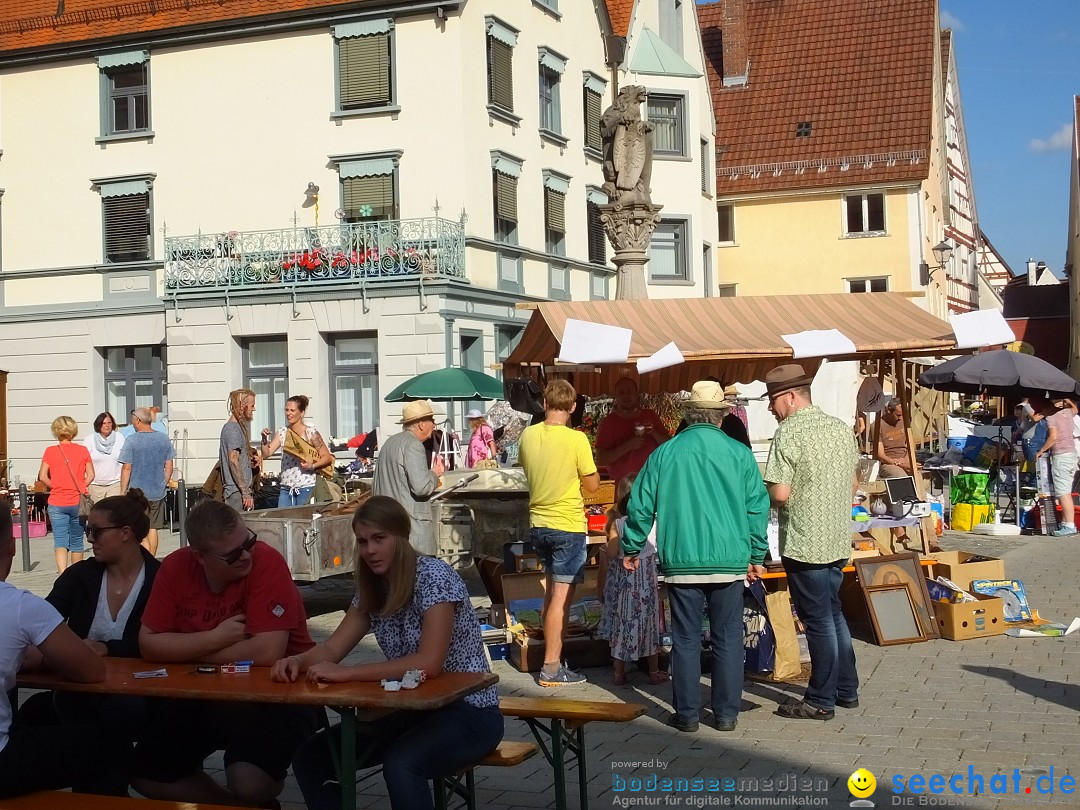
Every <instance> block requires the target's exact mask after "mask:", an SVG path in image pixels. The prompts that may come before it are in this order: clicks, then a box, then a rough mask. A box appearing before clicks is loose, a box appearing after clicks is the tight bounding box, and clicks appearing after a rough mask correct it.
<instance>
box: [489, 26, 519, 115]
mask: <svg viewBox="0 0 1080 810" xmlns="http://www.w3.org/2000/svg"><path fill="white" fill-rule="evenodd" d="M513 55H514V49H513V48H512V47H510V46H509V45H507V44H506V43H505V42H501V41H499V40H498V39H496V38H495V37H493V36H490V35H489V36H488V38H487V79H488V103H489V104H492V105H494V106H496V107H499V108H501V109H504V110H506V111H507V112H513V111H514V72H513Z"/></svg>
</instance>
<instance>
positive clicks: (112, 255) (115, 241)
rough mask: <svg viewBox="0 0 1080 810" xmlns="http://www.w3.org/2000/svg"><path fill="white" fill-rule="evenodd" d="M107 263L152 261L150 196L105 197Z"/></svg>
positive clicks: (147, 194) (103, 202) (103, 204)
mask: <svg viewBox="0 0 1080 810" xmlns="http://www.w3.org/2000/svg"><path fill="white" fill-rule="evenodd" d="M101 202H102V206H103V213H104V229H105V262H106V263H107V264H115V263H119V262H141V261H146V260H148V259H149V258H150V194H149V193H143V194H125V195H123V196H116V197H103V198H102V200H101Z"/></svg>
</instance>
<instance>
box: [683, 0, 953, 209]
mask: <svg viewBox="0 0 1080 810" xmlns="http://www.w3.org/2000/svg"><path fill="white" fill-rule="evenodd" d="M728 3H739V4H742V5H743V8H742V13H743V15H744V20H745V31H746V39H747V47H746V50H745V52H746V54H747V57H748V59H749V73H748V77H747V82H746V84H745V85H744V86H731V87H724V86H723V81H722V77H723V51H724V48H723V31H722V30H721V29H722V25H723V20H724V17H725V4H728ZM697 12H698V21H699V25H700V28H701V35H702V44H703V46H704V49H705V55H706V66H707V72H708V76H709V83H710V87H711V91H712V99H713V108H714V109H715V111H716V148H717V157H716V168H717V195H718V196H720V197H724V196H725V195H729V194H742V193H749V192H766V191H784V190H791V189H806V188H824V187H830V186H839V185H845V186H850V185H859V184H864V183H866V184H870V183H887V182H903V181H920V180H922V179H925V178H926V177H927V176H928V173H929V154H930V147H931V143H930V141H931V132H932V115H933V91H934V90H933V88H934V80H933V77H934V60H935V58H938V57H940V56H941V53H942V51H939V50H938V45H937V42H936V40H935V26H936V16H935V0H830V2H828V3H822V2H820V0H720V2H717V3H711V4H707V5H699V6H697ZM729 35H732V34H731V32H729ZM729 45H730V43H729ZM738 72H741V69H740V70H739V71H738ZM800 124H803V125H804V126H802V127H801V129H802V130H804V131H805V129H806V127H805V124H809V135H805V136H803V137H797V136H796V132H797V131H798V130H799V129H800Z"/></svg>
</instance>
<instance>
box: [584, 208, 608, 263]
mask: <svg viewBox="0 0 1080 810" xmlns="http://www.w3.org/2000/svg"><path fill="white" fill-rule="evenodd" d="M585 211H586V215H587V217H586V218H587V227H588V232H589V261H590V262H591V263H592V264H607V238H606V237H605V236H604V223H603V221H602V220H601V219H600V206H599V205H597V204H596V203H594V202H589V203H586V204H585Z"/></svg>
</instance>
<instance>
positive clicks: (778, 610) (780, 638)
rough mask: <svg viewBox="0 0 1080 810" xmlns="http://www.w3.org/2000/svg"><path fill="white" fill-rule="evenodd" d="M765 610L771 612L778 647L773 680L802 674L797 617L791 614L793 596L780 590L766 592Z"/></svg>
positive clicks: (785, 679) (770, 621)
mask: <svg viewBox="0 0 1080 810" xmlns="http://www.w3.org/2000/svg"><path fill="white" fill-rule="evenodd" d="M765 610H766V611H767V612H768V614H769V624H770V625H771V626H772V631H773V641H774V644H775V647H776V650H775V654H774V660H773V675H772V677H773V680H774V681H787V680H791V679H793V678H798V677H799V676H800V675H802V660H801V659H800V657H799V638H798V636H797V635H796V633H795V618H794V617H793V616H792V614H791V596H790V595H789V594H788V592H787V591H784V590H780V591H776V592H775V593H766V594H765Z"/></svg>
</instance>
